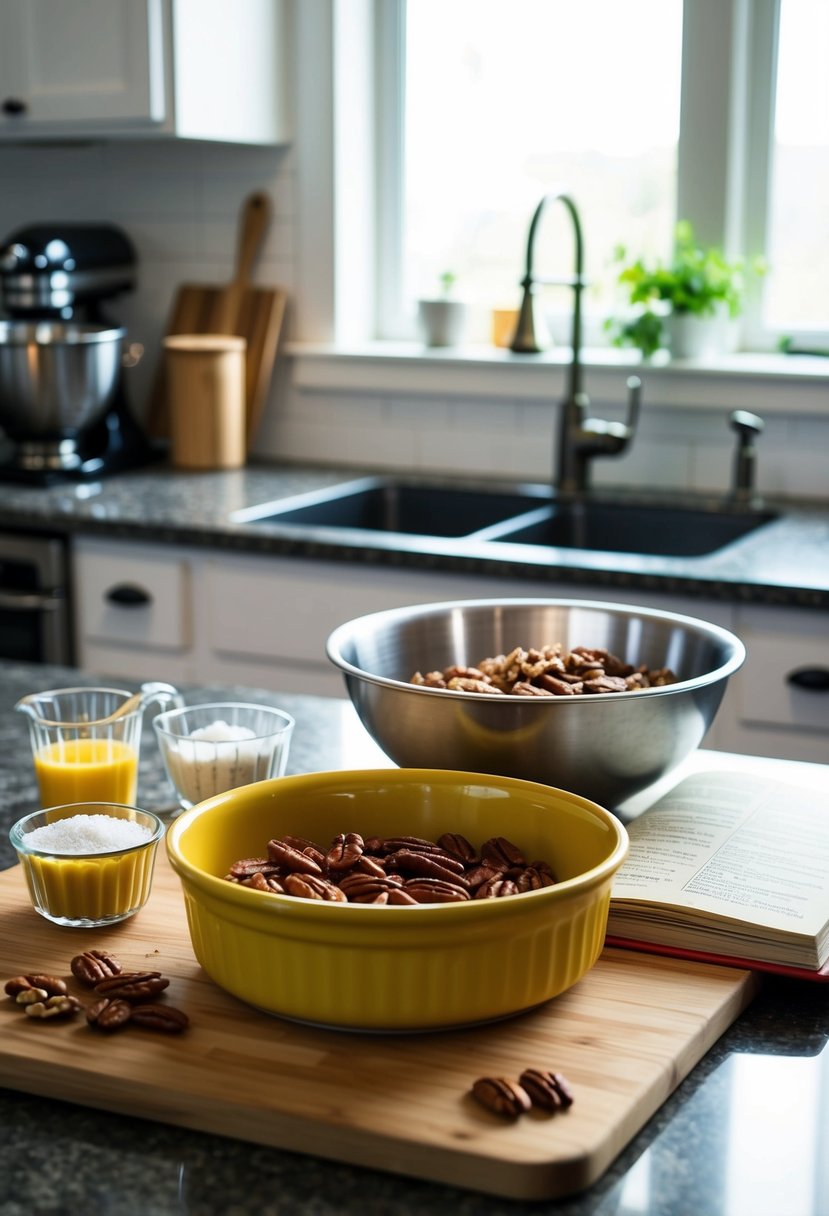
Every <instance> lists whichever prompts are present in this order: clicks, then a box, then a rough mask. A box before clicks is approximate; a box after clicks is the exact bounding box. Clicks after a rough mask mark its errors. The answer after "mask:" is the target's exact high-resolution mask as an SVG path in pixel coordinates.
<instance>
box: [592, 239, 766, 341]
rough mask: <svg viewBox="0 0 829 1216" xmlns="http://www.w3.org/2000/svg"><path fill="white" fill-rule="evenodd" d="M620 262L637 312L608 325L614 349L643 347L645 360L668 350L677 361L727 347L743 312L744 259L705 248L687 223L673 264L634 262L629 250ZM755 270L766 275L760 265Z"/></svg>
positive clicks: (619, 255) (623, 252)
mask: <svg viewBox="0 0 829 1216" xmlns="http://www.w3.org/2000/svg"><path fill="white" fill-rule="evenodd" d="M615 260H616V261H618V262H621V263H623V266H622V270H621V271H620V273H619V276H618V282H619V284H620V285H621V286H622V287H623V288H624V289H625V290H626V291H627V294H628V302H629V304H630V305H631V306H632V308H633V310H634V311H633V313H632V314H631V315H629V316H626V317H624V318H611V319H610V320H609V321H607V322H606V328H607V329H608V330H609V331H610V332H611V333H612V334H613V342H614V345H616V346H634V347H637V348H638V349H639V350H640V351H641V352H642V354H643V356H644V357H645V358H648V357H649V356H651V355H653V354H654V353H655V352H656V351H657V350H658V349H660V347H664V346H668V347H669V349H670V351H671V354H672V355H674V356H675V357H677V358H699V357H701V356H704V355H711V354H717V353H721V352H722V351H723V350H724V349H727V347H728V337H727V332H728V329H729V328H733V327H730V324H729V323H730V322H731V321H733V320H734V318H736V317H738V316H739V315H740V312H741V311H742V305H743V293H744V273H745V268H744V263H743V261H742V260H736V261H729V260H728V259H726V257H725V256H724V255H723V253H722V252H721V251H720V250H719V249H717V248H713V247H712V248H707V249H706V248H702V247H701V246H700V245H699V244H698V243H697V241H696V239H695V237H694V230H693V228H692V226H691V224H690V223H689V222H688V221H687V220H682V221H680V223H678V224H677V226H676V232H675V239H674V250H673V256H672V258H671V261H670V262H669V263H668V264H667V265H665V264H663V263H662V262H661V261H659V260H657V261H656V262H655V263H653V264H652V265H649V264H647V263H646V262H645V261H644V259H643V258H637V259H636V260H635V261H632V262H628V261H627V250H626V249H625V248H624V247H623V246H619V247H618V248H617V250H616V255H615ZM752 268H753V269H754V270H755V271H756V272H757V273H761V272H762V266H761V265H760V263H759V262H755V263H754V264H753V267H752Z"/></svg>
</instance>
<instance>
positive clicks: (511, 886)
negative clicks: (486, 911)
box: [475, 874, 521, 899]
mask: <svg viewBox="0 0 829 1216" xmlns="http://www.w3.org/2000/svg"><path fill="white" fill-rule="evenodd" d="M520 894H521V892H520V890H519V888H518V884H517V883H516V882H515V881H514V880H513V879H512V878H507V877H506V875H503V874H499V876H498V877H497V878H490V880H489V881H488V882H485V883H482V884H481V886H480V887H478V889H477V891H476V892H475V898H476V899H503V898H504V897H505V896H507V895H520Z"/></svg>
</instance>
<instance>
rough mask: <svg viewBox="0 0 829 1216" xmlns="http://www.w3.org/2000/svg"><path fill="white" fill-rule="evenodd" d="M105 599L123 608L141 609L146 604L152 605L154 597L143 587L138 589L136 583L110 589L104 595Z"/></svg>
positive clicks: (122, 584) (123, 584)
mask: <svg viewBox="0 0 829 1216" xmlns="http://www.w3.org/2000/svg"><path fill="white" fill-rule="evenodd" d="M104 599H107V600H109V602H110V603H111V604H118V605H119V607H122V608H141V607H143V605H144V604H151V603H152V602H153V597H152V596H151V595H150V593H149V591H145V590H144V588H143V587H136V585H135V584H134V583H121V584H120V585H119V586H118V587H110V589H109V591H107V592H106V593H105V595H104Z"/></svg>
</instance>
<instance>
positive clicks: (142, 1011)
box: [130, 1004, 190, 1034]
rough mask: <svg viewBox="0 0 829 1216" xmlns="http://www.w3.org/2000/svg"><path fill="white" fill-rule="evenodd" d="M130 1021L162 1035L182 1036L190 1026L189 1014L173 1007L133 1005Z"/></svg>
mask: <svg viewBox="0 0 829 1216" xmlns="http://www.w3.org/2000/svg"><path fill="white" fill-rule="evenodd" d="M130 1021H131V1022H134V1023H135V1025H136V1026H143V1027H144V1029H145V1030H155V1031H156V1032H158V1033H160V1034H181V1032H182V1031H183V1030H186V1029H187V1027H188V1026H189V1025H190V1019H189V1018H188V1016H187V1014H186V1013H185V1012H184V1011H183V1010H182V1009H175V1008H173V1006H172V1005H152V1004H151V1005H133V1006H132V1008H131V1009H130Z"/></svg>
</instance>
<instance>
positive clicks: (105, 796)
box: [15, 683, 182, 806]
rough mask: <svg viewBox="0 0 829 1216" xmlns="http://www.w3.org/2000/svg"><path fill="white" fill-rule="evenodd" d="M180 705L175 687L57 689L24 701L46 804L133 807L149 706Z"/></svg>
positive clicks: (20, 706)
mask: <svg viewBox="0 0 829 1216" xmlns="http://www.w3.org/2000/svg"><path fill="white" fill-rule="evenodd" d="M153 702H157V703H158V704H159V705H161V706H162V708H164V707H168V706H170V705H181V704H182V698H181V695H180V694H179V692H178V691H177V690H176V689H175V688H174V687H173V686H172V684H162V683H153V684H142V685H141V689H140V691H139V692H137V693H131V692H127V691H126V690H124V689H122V688H55V689H51V690H50V691H48V692H40V693H32V694H31V695H30V696H27V697H22V698H21V699H20V700H19V701H18V702H17V705H15V709H16V710H18V711H19V712H20V713H23V714H25V715H26V716H27V718H28V720H29V739H30V742H31V745H32V756H33V758H34V766H35V775H36V777H37V783H38V789H39V791H40V801H41V806H62V805H66V804H68V803H78V802H115V803H121V804H128V805H132V804H134V803H135V800H136V793H137V788H138V753H139V750H140V746H141V725H142V718H143V713H144V710H145V709H146V708H147V706H148V705H151V704H152V703H153Z"/></svg>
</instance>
